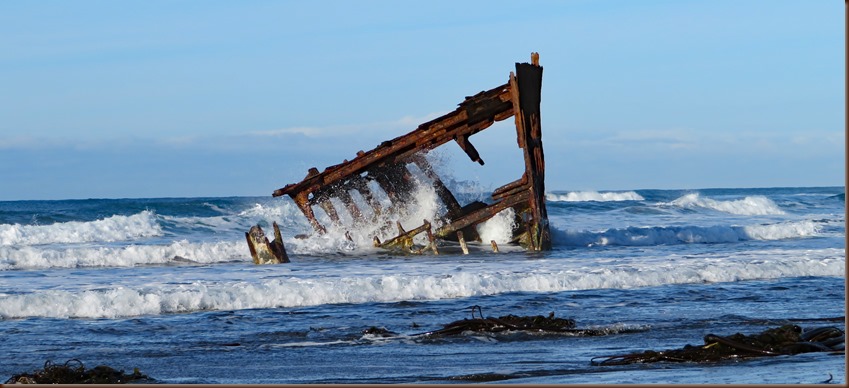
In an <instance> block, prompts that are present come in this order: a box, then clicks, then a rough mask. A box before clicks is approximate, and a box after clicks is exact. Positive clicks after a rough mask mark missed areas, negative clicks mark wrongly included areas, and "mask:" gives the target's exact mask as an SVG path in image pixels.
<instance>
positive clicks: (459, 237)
mask: <svg viewBox="0 0 849 388" xmlns="http://www.w3.org/2000/svg"><path fill="white" fill-rule="evenodd" d="M457 241H459V242H460V248H462V249H463V254H464V255H468V254H469V247H468V246H467V245H466V239H465V238H464V237H463V231H462V230H458V231H457Z"/></svg>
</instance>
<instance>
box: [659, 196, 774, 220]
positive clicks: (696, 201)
mask: <svg viewBox="0 0 849 388" xmlns="http://www.w3.org/2000/svg"><path fill="white" fill-rule="evenodd" d="M660 205H671V206H677V207H682V208H705V209H713V210H716V211H721V212H724V213H730V214H737V215H750V216H753V215H779V214H785V213H784V211H783V210H781V208H779V207H778V205H776V204H775V202H773V201H772V200H770V199H769V198H767V197H764V196H762V195H754V196H748V197H745V198H743V199H738V200H732V201H717V200H715V199H711V198H704V197H702V196H701V195H699V193H691V194H687V195H684V196H683V197H681V198H678V199H676V200H674V201H672V202H669V203H661V204H660Z"/></svg>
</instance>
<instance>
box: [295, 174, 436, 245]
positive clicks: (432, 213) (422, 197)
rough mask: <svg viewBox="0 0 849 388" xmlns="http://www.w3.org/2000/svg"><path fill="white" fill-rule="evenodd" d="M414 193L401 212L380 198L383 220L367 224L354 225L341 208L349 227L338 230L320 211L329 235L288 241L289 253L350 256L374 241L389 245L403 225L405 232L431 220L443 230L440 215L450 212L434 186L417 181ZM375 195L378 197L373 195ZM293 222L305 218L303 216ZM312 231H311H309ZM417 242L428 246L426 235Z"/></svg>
mask: <svg viewBox="0 0 849 388" xmlns="http://www.w3.org/2000/svg"><path fill="white" fill-rule="evenodd" d="M414 183H415V185H414V191H413V193H412V194H411V196H410V198H409V200H408V201H407V202H406V203H403V204H396V205H399V207H398V208H394V209H393V208H390V205H389V202H388V199H386V198H385V194H383V193H382V192H378V193H381V194H383V196H380V195H376V197H377V199H378V200H383V201H382V202H384V204H383V208H382V209H381V211H382V212H383V213H382V215H381V217H377V218H376V219H373V220H368V219H366V220H364V221H362V222H357V223H353V222H352V220H351V218H350V217H351V216H350V215H349V214H348V213H347V212H346V211H340V210H339V209H344V206H339V205H337V206H336V208H337V212H338V213H339V215H340V218H341V219H342V223H343V225H345V226H341V227H339V226H335V225H334V224H333V222H332V221H331V220H330V218H329V217H328V216H327V215H326V213H324V211H322V210H320V209H317V210H316V218H317V219H318V221H319V222H320V223H321V224H322V225H325V227H326V229H327V233H325V234H321V235H319V234H317V233H312V234H309V235H308V237H307V238H305V239H292V240H291V241H287V242H286V244H287V249H290V250H291V252H294V253H296V254H322V253H350V252H352V251H358V252H368V251H371V250H373V248H374V240H373V239H374V237H378V239H379V240H380V241H387V240H388V239H391V238H393V237H395V236H396V235H398V232H399V231H398V228H397V224H398V223H400V224H401V226H402V227H403V228H404V230H407V231H409V230H412V229H415V228H417V227H419V226H421V225H422V224H424V221H425V220H427V221H428V222H430V223H431V228H432V230H436V229H437V228H439V227H440V226H442V220H441V217H440V215H441V214H444V213H445V212H446V209H445V205H444V204H443V203H442V202H441V201H440V200H439V197H438V196H437V194H436V191H435V190H434V188H433V186H431V185H430V184H423V183H422V182H421V181H420V180H418V179H416V180H415V182H414ZM373 194H374V193H373ZM293 218H299V219H300V218H304V217H303V216H302V215H301V214H300V213H298V215H297V216H296V217H293ZM309 229H311V228H309ZM414 242H415V243H417V244H420V245H425V244H427V243H428V241H427V236H426V234H424V233H421V234H419V235H417V236H416V237H415V238H414Z"/></svg>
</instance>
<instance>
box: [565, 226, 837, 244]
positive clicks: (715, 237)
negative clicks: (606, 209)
mask: <svg viewBox="0 0 849 388" xmlns="http://www.w3.org/2000/svg"><path fill="white" fill-rule="evenodd" d="M820 230H821V226H820V225H817V224H815V223H814V222H812V221H797V222H783V223H778V224H767V225H749V226H724V225H717V226H707V227H705V226H655V227H629V228H621V229H608V230H605V231H603V232H590V231H571V230H565V231H564V230H559V229H556V228H555V229H552V242H553V243H554V244H557V245H566V246H605V245H621V246H651V245H672V244H697V243H729V242H738V241H748V240H782V239H789V238H800V237H811V236H816V235H817V234H818V233H819V232H820Z"/></svg>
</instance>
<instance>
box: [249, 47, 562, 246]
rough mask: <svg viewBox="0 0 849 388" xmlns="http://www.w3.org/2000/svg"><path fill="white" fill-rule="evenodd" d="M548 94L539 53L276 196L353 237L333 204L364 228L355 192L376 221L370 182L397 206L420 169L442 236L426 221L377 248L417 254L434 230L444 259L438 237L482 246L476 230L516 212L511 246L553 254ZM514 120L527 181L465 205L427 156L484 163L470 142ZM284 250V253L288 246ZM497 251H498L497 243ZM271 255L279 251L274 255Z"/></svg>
mask: <svg viewBox="0 0 849 388" xmlns="http://www.w3.org/2000/svg"><path fill="white" fill-rule="evenodd" d="M541 89H542V67H541V66H540V65H539V54H537V53H531V63H516V71H515V73H514V72H510V76H509V78H508V80H507V82H506V83H504V84H501V85H498V86H496V87H494V88H492V89H489V90H485V91H482V92H480V93H478V94H476V95H474V96H471V97H466V99H465V101H463V102H461V103H460V104H459V107H458V108H457V109H455V110H454V111H453V112H450V113H448V114H445V115H443V116H441V117H438V118H436V119H433V120H431V121H428V122H426V123H423V124H421V125H419V126H418V128H416V129H415V130H413V131H412V132H410V133H407V134H406V135H403V136H399V137H396V138H394V139H392V140H388V141H384V142H383V143H381V144H380V145H379V146H378V147H376V148H374V149H372V150H370V151H366V152H363V151H359V152H357V155H356V157H355V158H354V159H353V160H351V161H348V160H345V161H344V162H342V163H340V164H337V165H333V166H330V167H327V168H325V169H324V171H321V172H320V171H319V170H318V169H317V168H315V167H313V168H310V169H309V172H308V173H307V175H306V177H305V178H304V179H303V180H302V181H300V182H297V183H291V184H288V185H286V186H284V187H283V188H280V189H278V190H275V191H274V193H273V194H272V195H273V196H274V197H279V196H283V195H288V196H289V197H291V198H292V199H293V200H294V202H295V204H297V206H298V208H299V209H300V210H301V212H302V213H303V214H304V216H305V217H306V218H307V219H308V220H309V222H310V224H311V225H312V227H313V228H314V229H315V231H316V232H317V233H319V234H324V233H326V232H327V228H328V227H334V228H338V227H342V228H349V231H350V229H354V228H353V227H352V225H347V226H346V225H342V219H341V217H340V215H339V212H340V210H342V209H337V208H336V206H335V205H334V203H333V202H332V201H331V199H334V198H335V199H337V200H338V201H339V202H341V203H342V204H343V205H344V207H345V209H344V210H347V212H348V213H349V214H350V216H351V219H352V220H354V222H355V223H356V222H358V221H362V218H363V217H364V216H363V212H362V211H361V210H360V209H359V208H358V207H357V204H356V203H355V202H354V201H353V199H352V197H351V192H358V193H359V194H360V195H361V196H362V198H364V200H365V202H366V203H367V204H368V206H369V207H371V208H372V213H373V214H374V217H379V216H380V215H382V214H383V212H384V209H382V208H381V205H380V203H379V202H378V201H377V200H376V199H375V198H374V195H373V193H372V192H371V189H370V188H369V186H368V184H369V183H370V182H376V184H377V185H378V186H379V187H380V189H382V190H383V191H384V192H385V193H386V196H387V197H388V198H389V200H390V202H391V203H392V206H393V207H395V206H399V205H400V204H402V203H403V202H404V201H405V200H406V199H407V198H408V197H409V196H410V194H411V192H412V191H413V189H414V182H413V178H412V174H411V172H410V171H409V170H408V166H409V165H410V164H413V165H415V166H416V167H417V168H418V169H419V170H421V171H422V172H423V173H424V174H425V175H426V176H427V178H428V179H430V180H431V182H430V183H431V184H432V185H433V188H434V190H435V192H436V194H437V195H438V197H439V199H440V201H442V203H443V204H444V205H445V208H446V209H447V212H446V214H444V215H443V218H442V220H443V221H445V222H443V223H441V226H440V227H438V228H437V229H436V230H432V228H431V222H429V221H428V220H425V221H424V224H422V226H421V227H418V228H415V229H414V230H411V231H409V232H407V231H404V230H403V228H400V224H399V233H398V235H397V237H395V238H392V239H389V240H387V241H386V242H384V243H381V242H380V241H379V239H378V238H377V237H376V236H375V237H374V244H375V246H380V247H384V248H391V247H400V248H402V249H406V250H410V249H412V242H411V241H412V238H413V237H414V236H415V235H416V234H418V233H421V232H427V233H428V237H429V244H428V245H429V247H430V248H431V249H432V250H433V252H434V253H437V249H436V242H435V240H434V239H435V238H436V239H444V240H453V241H457V239H458V235H459V236H461V237H460V238H462V236H465V237H466V238H469V239H472V240H475V241H480V236H479V235H478V233H477V230H476V228H475V227H476V225H478V224H480V223H482V222H485V221H487V220H489V219H490V218H492V217H493V216H495V215H496V214H498V213H499V212H501V211H502V210H505V209H507V208H513V210H514V214H515V215H516V221H517V222H515V225H517V226H516V227H515V228H514V230H513V239H512V241H511V242H513V243H519V244H521V245H522V246H524V247H525V248H526V249H528V250H534V251H540V250H548V249H550V248H551V238H550V232H549V225H548V214H547V212H546V208H545V183H544V181H545V160H544V157H543V149H542V129H541V123H540V95H541ZM510 117H513V118H514V120H515V125H516V136H517V137H516V140H517V143H518V146H519V148H521V149H522V152H523V156H524V162H525V171H524V173H523V174H522V176H521V177H520V178H519V179H517V180H515V181H513V182H511V183H508V184H506V185H504V186H501V187H500V188H498V189H496V190H495V191H494V192H493V193H492V196H491V199H492V202H491V203H489V204H486V203H483V202H479V201H475V202H472V203H470V204H467V205H465V206H462V205H460V204H459V203H458V202H457V199H456V198H455V197H454V195H453V194H452V193H451V191H450V190H448V188H447V187H445V185H444V184H443V183H442V181H441V180H440V178H439V176H438V175H437V174H436V173H435V172H434V171H433V169H432V168H431V166H430V165H429V164H428V162H427V160H426V159H425V158H424V157H423V154H424V153H426V152H427V151H429V150H431V149H434V148H437V147H439V146H441V145H443V144H445V143H448V142H450V141H454V142H456V143H457V144H458V145H459V146H460V148H461V149H462V150H463V151H464V152H465V153H466V154H467V155H468V156H469V158H470V159H471V160H472V161H473V162H477V163H479V164H481V165H483V164H484V160H483V158H482V157H481V155H480V154H479V153H478V151H477V149H475V147H474V145H472V143H471V142H470V140H469V138H470V137H471V136H472V135H474V134H476V133H478V132H480V131H483V130H485V129H487V128H488V127H490V126H491V125H492V124H493V123H494V122H496V121H502V120H506V119H508V118H510ZM314 206H318V207H319V208H321V209H322V210H323V211H324V212H325V213H326V214H327V216H328V218H329V219H330V221H331V224H332V225H323V224H321V223H320V222H319V221H318V220H317V219H316V215H315V212H314V210H313V207H314ZM259 231H261V229H260V230H259ZM249 242H250V238H249ZM276 242H277V240H276V239H275V243H276ZM249 245H250V244H249ZM260 245H261V244H260ZM280 247H281V248H282V241H281V244H280ZM493 247H494V249H497V248H495V245H493ZM275 248H276V247H275ZM425 248H428V247H424V248H420V249H418V250H413V251H414V252H417V253H421V252H423V251H425V250H426V249H425ZM269 250H270V251H272V252H273V249H271V248H269ZM255 251H256V247H255V246H253V245H252V246H251V253H252V255H253V256H254V260H255V261H256V260H257V256H256V255H255V254H254V252H255ZM284 254H285V249H284Z"/></svg>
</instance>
